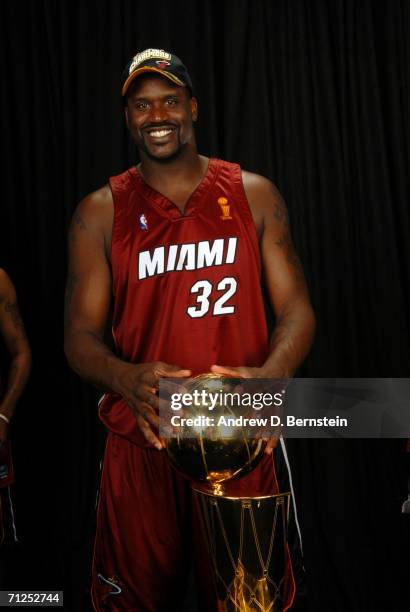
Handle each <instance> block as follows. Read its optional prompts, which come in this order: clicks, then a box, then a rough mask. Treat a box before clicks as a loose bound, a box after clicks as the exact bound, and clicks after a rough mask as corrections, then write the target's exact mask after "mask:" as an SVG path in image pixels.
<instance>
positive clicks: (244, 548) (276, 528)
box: [194, 487, 290, 612]
mask: <svg viewBox="0 0 410 612" xmlns="http://www.w3.org/2000/svg"><path fill="white" fill-rule="evenodd" d="M194 491H195V494H196V495H197V497H198V502H199V507H200V514H201V518H202V522H203V526H204V531H205V536H206V541H207V545H208V549H209V552H210V555H211V560H212V564H213V569H214V577H215V581H216V588H217V594H218V600H219V605H220V610H222V611H223V612H256V611H258V612H281V611H282V609H283V602H284V601H285V593H284V590H285V588H286V587H287V585H286V581H285V575H286V549H287V528H288V519H289V508H290V493H281V494H279V495H270V496H263V497H247V498H245V497H226V496H224V495H215V494H214V493H213V492H212V493H207V492H204V491H203V490H199V489H196V488H195V487H194Z"/></svg>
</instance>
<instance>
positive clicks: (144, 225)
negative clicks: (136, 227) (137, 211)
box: [140, 214, 148, 230]
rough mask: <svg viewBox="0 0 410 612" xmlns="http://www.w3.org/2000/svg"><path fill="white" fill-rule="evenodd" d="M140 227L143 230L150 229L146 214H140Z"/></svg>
mask: <svg viewBox="0 0 410 612" xmlns="http://www.w3.org/2000/svg"><path fill="white" fill-rule="evenodd" d="M140 228H141V229H142V230H148V221H147V217H146V216H145V215H144V214H142V215H140Z"/></svg>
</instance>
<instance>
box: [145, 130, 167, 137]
mask: <svg viewBox="0 0 410 612" xmlns="http://www.w3.org/2000/svg"><path fill="white" fill-rule="evenodd" d="M171 132H172V130H156V131H155V132H150V136H153V137H154V138H162V137H163V136H168V134H170V133H171Z"/></svg>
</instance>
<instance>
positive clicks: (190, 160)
mask: <svg viewBox="0 0 410 612" xmlns="http://www.w3.org/2000/svg"><path fill="white" fill-rule="evenodd" d="M207 166H208V159H207V158H206V157H203V156H202V155H198V152H197V151H196V149H195V150H192V149H191V150H187V151H186V152H184V153H182V154H181V155H179V156H178V157H177V158H174V159H171V160H168V161H165V160H164V161H156V160H154V159H152V158H149V157H147V156H146V155H141V163H140V164H139V166H138V170H139V172H140V174H141V176H142V177H143V178H144V180H145V182H146V183H148V184H149V185H151V187H153V188H154V189H157V190H158V191H161V192H164V191H167V190H168V189H173V188H175V186H178V185H185V186H186V187H185V188H189V187H190V186H192V185H196V184H198V183H200V182H201V180H202V178H203V176H204V174H205V173H206V169H207Z"/></svg>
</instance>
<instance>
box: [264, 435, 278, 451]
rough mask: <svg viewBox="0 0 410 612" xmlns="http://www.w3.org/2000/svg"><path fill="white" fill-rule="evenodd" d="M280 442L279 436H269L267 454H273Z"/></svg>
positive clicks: (266, 447)
mask: <svg viewBox="0 0 410 612" xmlns="http://www.w3.org/2000/svg"><path fill="white" fill-rule="evenodd" d="M278 442H279V438H276V437H272V438H269V440H268V441H267V443H266V446H265V453H266V454H267V455H271V454H272V452H273V451H274V449H275V448H276V447H277V445H278Z"/></svg>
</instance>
